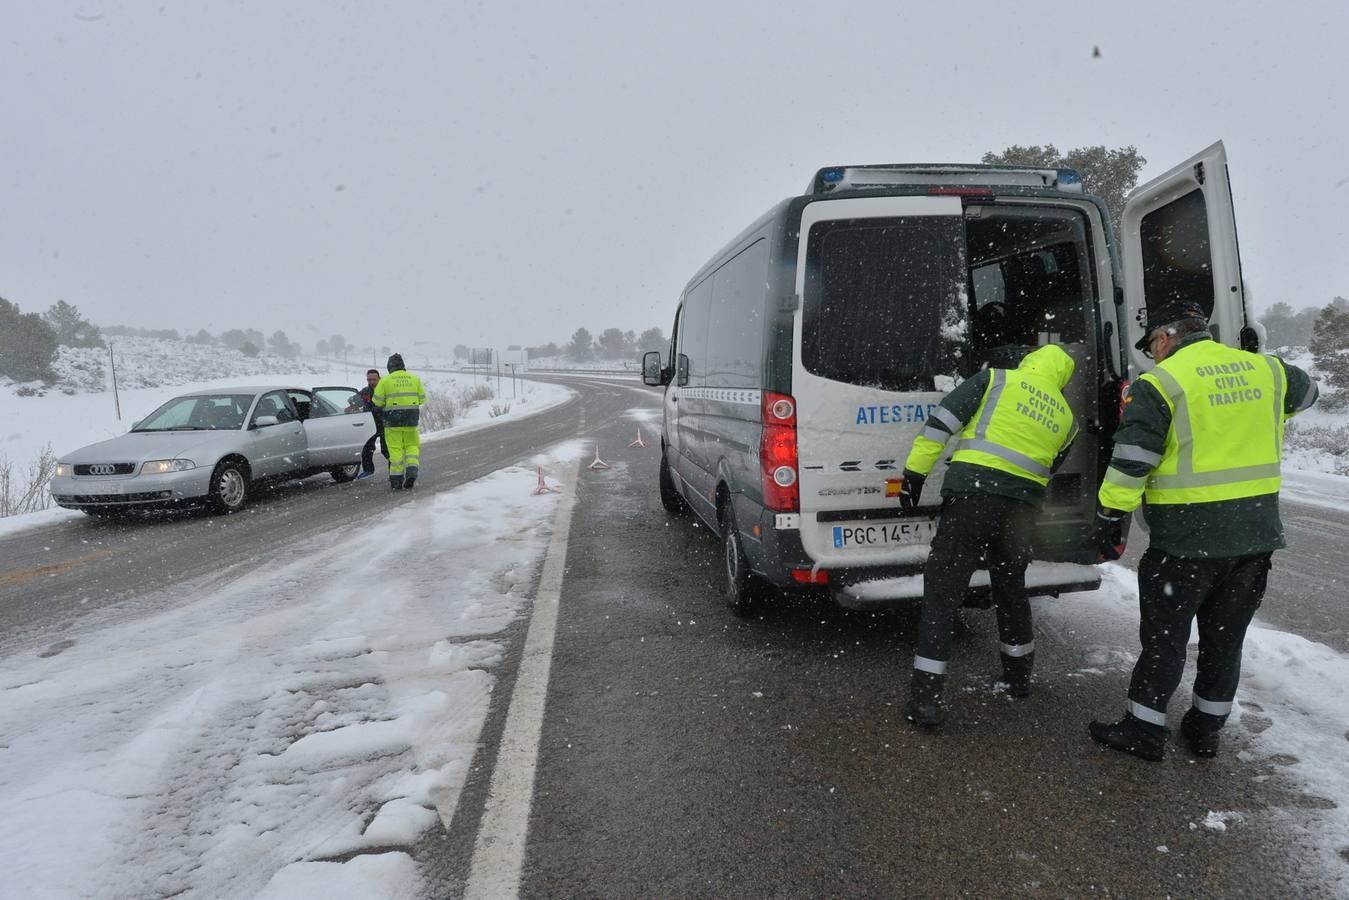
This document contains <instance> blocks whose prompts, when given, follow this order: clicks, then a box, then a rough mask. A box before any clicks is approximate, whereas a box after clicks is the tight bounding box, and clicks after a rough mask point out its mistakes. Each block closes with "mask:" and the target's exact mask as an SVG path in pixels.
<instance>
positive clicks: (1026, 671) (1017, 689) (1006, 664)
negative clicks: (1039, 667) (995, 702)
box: [1002, 652, 1035, 699]
mask: <svg viewBox="0 0 1349 900" xmlns="http://www.w3.org/2000/svg"><path fill="white" fill-rule="evenodd" d="M1034 665H1035V653H1034V652H1031V653H1027V654H1026V655H1025V656H1008V655H1007V654H1005V653H1004V654H1002V680H1003V682H1004V683H1005V684H1006V685H1007V696H1009V697H1016V698H1017V699H1021V698H1022V697H1029V696H1030V672H1031V668H1032V667H1033V666H1034Z"/></svg>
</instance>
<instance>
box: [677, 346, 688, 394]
mask: <svg viewBox="0 0 1349 900" xmlns="http://www.w3.org/2000/svg"><path fill="white" fill-rule="evenodd" d="M678 376H679V386H680V387H683V386H684V385H686V384H688V383H689V358H688V357H687V356H685V355H684V354H682V353H681V354H679V368H678Z"/></svg>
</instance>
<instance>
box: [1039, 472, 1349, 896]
mask: <svg viewBox="0 0 1349 900" xmlns="http://www.w3.org/2000/svg"><path fill="white" fill-rule="evenodd" d="M1323 477H1329V478H1333V477H1334V476H1323ZM1339 480H1340V481H1346V480H1349V479H1343V478H1341V479H1339ZM1100 568H1101V574H1102V583H1101V589H1100V590H1098V591H1094V592H1087V593H1080V594H1072V595H1069V597H1070V598H1071V601H1072V602H1071V603H1066V604H1062V605H1055V606H1045V607H1042V608H1041V610H1042V611H1041V612H1040V613H1038V614H1039V615H1041V616H1042V617H1050V618H1058V617H1059V616H1060V615H1062V614H1064V613H1063V612H1062V611H1064V610H1072V611H1073V613H1072V614H1073V617H1074V621H1073V622H1072V623H1071V624H1067V623H1065V627H1066V628H1075V627H1080V626H1081V621H1080V615H1081V613H1082V611H1083V610H1084V609H1095V610H1097V611H1099V612H1101V613H1103V614H1104V615H1106V616H1108V617H1110V618H1111V619H1124V620H1125V621H1132V622H1137V619H1138V576H1137V573H1135V572H1134V571H1133V570H1131V569H1128V568H1125V567H1124V566H1121V565H1119V564H1115V563H1108V564H1105V565H1103V566H1101V567H1100ZM1197 644H1198V634H1197V630H1195V629H1193V628H1192V629H1191V634H1190V648H1191V649H1190V662H1189V665H1188V666H1187V669H1186V672H1185V677H1184V678H1183V679H1182V680H1181V684H1180V687H1179V688H1178V689H1177V690H1176V693H1175V694H1174V695H1173V696H1172V698H1171V707H1170V718H1171V723H1172V736H1173V739H1174V740H1180V738H1179V729H1178V719H1179V716H1180V715H1181V714H1182V713H1183V712H1184V711H1185V709H1187V708H1188V707H1189V703H1190V685H1192V684H1193V683H1194V656H1195V653H1194V648H1195V647H1196V646H1197ZM1137 652H1138V645H1137V641H1136V639H1135V640H1134V641H1133V642H1132V643H1131V644H1130V645H1129V646H1127V647H1120V648H1098V649H1097V650H1096V651H1095V652H1094V653H1088V657H1087V662H1088V663H1089V664H1090V665H1091V668H1087V669H1083V670H1081V672H1079V673H1075V674H1076V675H1080V676H1085V675H1093V676H1107V674H1108V677H1110V678H1112V679H1118V680H1119V684H1120V698H1119V699H1120V705H1121V707H1122V706H1123V703H1124V699H1125V698H1124V692H1125V691H1126V690H1127V686H1128V673H1129V672H1130V671H1132V668H1133V663H1134V660H1135V659H1136V654H1137ZM1241 670H1242V677H1241V686H1240V688H1239V689H1238V693H1237V697H1236V705H1235V707H1234V709H1233V713H1232V716H1231V717H1230V718H1229V720H1228V723H1227V727H1226V728H1225V729H1224V731H1223V736H1224V744H1223V749H1222V751H1220V754H1228V753H1237V754H1238V755H1239V758H1240V759H1241V760H1243V761H1245V762H1256V763H1258V762H1263V761H1268V762H1270V763H1272V764H1274V765H1277V766H1278V767H1279V770H1280V771H1281V772H1282V773H1285V774H1287V775H1288V776H1290V777H1292V778H1294V779H1296V780H1297V782H1299V783H1300V784H1301V786H1302V788H1303V790H1304V791H1305V792H1306V793H1307V794H1308V795H1310V796H1314V797H1318V798H1324V799H1325V800H1330V801H1332V802H1333V804H1334V806H1333V807H1332V808H1327V809H1322V808H1319V807H1321V806H1328V805H1329V804H1324V803H1320V802H1317V803H1314V804H1313V805H1314V806H1316V807H1318V808H1315V809H1310V810H1309V809H1302V808H1298V809H1290V810H1281V811H1275V813H1274V814H1275V815H1276V816H1278V817H1280V818H1282V819H1283V820H1284V827H1286V828H1288V829H1290V830H1300V831H1305V833H1306V834H1307V836H1308V838H1309V843H1310V844H1311V845H1312V846H1314V847H1316V848H1317V851H1318V852H1319V853H1320V854H1321V856H1322V859H1323V860H1324V862H1325V869H1326V877H1327V878H1328V879H1329V880H1330V883H1332V884H1337V885H1339V886H1340V887H1341V888H1344V889H1349V876H1346V873H1345V870H1344V868H1345V867H1344V860H1343V859H1342V858H1341V855H1340V854H1341V853H1342V852H1344V851H1345V850H1349V766H1346V765H1345V760H1346V758H1349V744H1347V743H1346V741H1349V694H1346V692H1345V689H1344V686H1345V685H1346V684H1349V656H1346V655H1345V654H1342V653H1339V652H1337V651H1335V650H1333V649H1331V648H1330V647H1327V646H1326V645H1325V644H1320V643H1316V642H1315V641H1309V640H1307V639H1306V638H1304V637H1301V636H1300V635H1296V634H1292V633H1290V632H1285V631H1279V630H1277V629H1274V628H1269V627H1267V626H1264V625H1261V624H1259V622H1258V621H1257V622H1255V623H1252V625H1251V627H1250V629H1249V630H1248V631H1247V632H1246V643H1245V647H1244V651H1243V655H1242V664H1241ZM1121 676H1123V677H1121ZM1246 716H1250V717H1252V723H1251V724H1253V725H1254V726H1255V727H1250V728H1242V727H1240V726H1241V724H1242V719H1243V717H1246ZM1183 752H1184V751H1182V753H1183ZM1184 759H1185V757H1184V756H1178V757H1176V758H1174V759H1173V761H1182V762H1183V761H1184ZM1221 759H1222V756H1221V755H1220V757H1219V763H1221ZM1205 764H1206V765H1207V764H1208V763H1205ZM1250 815H1251V811H1248V812H1247V813H1246V814H1242V813H1240V812H1210V813H1209V815H1208V817H1207V818H1206V819H1205V820H1203V821H1202V822H1200V823H1198V824H1201V825H1203V826H1204V827H1205V828H1207V829H1209V830H1210V831H1213V832H1215V833H1221V832H1223V831H1226V830H1228V829H1231V828H1235V827H1240V825H1241V823H1242V822H1243V821H1245V820H1246V819H1248V818H1249V817H1250Z"/></svg>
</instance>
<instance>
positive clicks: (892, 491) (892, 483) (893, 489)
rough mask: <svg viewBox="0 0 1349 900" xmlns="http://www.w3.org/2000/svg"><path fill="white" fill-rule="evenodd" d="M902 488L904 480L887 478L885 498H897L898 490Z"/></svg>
mask: <svg viewBox="0 0 1349 900" xmlns="http://www.w3.org/2000/svg"><path fill="white" fill-rule="evenodd" d="M902 487H904V479H903V478H887V479H885V496H887V497H898V496H899V491H900V488H902Z"/></svg>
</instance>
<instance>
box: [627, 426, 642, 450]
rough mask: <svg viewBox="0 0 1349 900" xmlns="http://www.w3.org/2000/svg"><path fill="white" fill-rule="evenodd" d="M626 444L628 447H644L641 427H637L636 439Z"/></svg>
mask: <svg viewBox="0 0 1349 900" xmlns="http://www.w3.org/2000/svg"><path fill="white" fill-rule="evenodd" d="M628 446H629V447H645V446H646V441H644V440H642V429H640V428H638V429H637V440H635V441H633V442H632V443H631V444H628Z"/></svg>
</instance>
